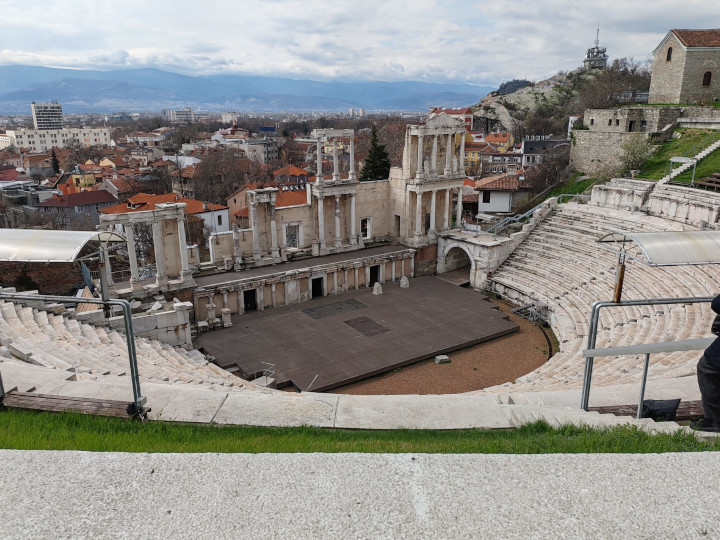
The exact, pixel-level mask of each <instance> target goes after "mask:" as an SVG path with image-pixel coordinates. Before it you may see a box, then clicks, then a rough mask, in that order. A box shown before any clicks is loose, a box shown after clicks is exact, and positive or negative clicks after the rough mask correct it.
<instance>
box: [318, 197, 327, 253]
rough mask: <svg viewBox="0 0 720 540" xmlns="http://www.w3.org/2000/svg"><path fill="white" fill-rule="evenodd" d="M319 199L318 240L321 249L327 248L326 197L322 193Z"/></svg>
mask: <svg viewBox="0 0 720 540" xmlns="http://www.w3.org/2000/svg"><path fill="white" fill-rule="evenodd" d="M317 201H318V241H319V242H320V249H325V198H324V197H323V196H322V195H321V196H320V197H318V199H317Z"/></svg>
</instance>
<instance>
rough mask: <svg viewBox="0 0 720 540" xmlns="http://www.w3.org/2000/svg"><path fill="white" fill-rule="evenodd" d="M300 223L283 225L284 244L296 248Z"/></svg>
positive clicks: (298, 240) (298, 245)
mask: <svg viewBox="0 0 720 540" xmlns="http://www.w3.org/2000/svg"><path fill="white" fill-rule="evenodd" d="M299 242H300V225H297V224H293V225H290V224H288V225H286V226H285V245H286V246H287V247H288V248H291V249H297V248H298V247H300V243H299Z"/></svg>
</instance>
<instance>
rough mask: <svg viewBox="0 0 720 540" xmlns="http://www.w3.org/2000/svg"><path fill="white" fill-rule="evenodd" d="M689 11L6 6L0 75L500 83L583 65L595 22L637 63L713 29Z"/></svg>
mask: <svg viewBox="0 0 720 540" xmlns="http://www.w3.org/2000/svg"><path fill="white" fill-rule="evenodd" d="M684 7H685V9H684V10H683V12H678V10H677V7H676V5H675V3H672V2H670V1H669V0H657V1H649V0H648V1H640V2H633V3H620V2H614V3H613V5H612V6H608V3H607V2H599V1H594V0H593V1H591V2H582V3H579V2H572V1H569V0H548V1H543V2H533V1H530V0H521V1H516V2H509V1H499V2H489V1H485V0H478V1H469V0H448V1H445V2H439V1H436V0H418V1H412V2H406V1H391V2H381V1H375V0H370V2H367V1H363V2H360V1H357V0H348V1H347V2H344V3H342V4H341V5H339V4H336V5H334V4H326V3H323V2H319V1H316V0H307V1H303V2H299V1H297V0H272V1H264V2H259V1H255V0H250V1H247V2H242V3H237V4H229V3H224V2H220V1H219V0H209V1H207V2H202V3H197V2H189V1H187V0H181V1H176V2H169V1H160V2H155V3H153V4H152V5H151V6H149V5H147V4H144V3H140V2H136V1H131V2H125V3H122V4H117V3H115V4H108V3H89V2H88V3H85V2H79V1H64V2H63V1H59V2H55V3H52V4H47V3H45V2H39V1H37V0H30V1H25V2H20V1H16V0H9V1H6V2H3V10H2V13H3V23H4V24H3V38H2V39H0V65H8V64H28V65H42V66H50V67H67V68H77V69H118V68H137V67H156V68H160V69H165V70H170V71H177V72H180V73H184V74H188V75H209V74H219V73H236V74H237V73H242V74H252V75H269V76H285V77H292V78H307V79H315V80H346V81H351V80H373V81H375V80H387V81H399V80H415V81H426V82H466V83H471V84H478V85H497V84H499V83H501V82H503V81H506V80H510V79H513V78H528V79H531V80H542V79H544V78H546V77H549V76H551V75H553V74H555V73H556V72H557V71H558V70H571V69H574V68H576V67H579V66H580V65H581V64H582V57H583V55H584V53H585V49H587V48H588V47H590V46H592V44H593V42H594V40H595V30H596V26H597V25H598V23H599V25H600V41H601V44H603V45H605V46H607V47H608V54H609V55H610V57H611V59H612V58H622V57H626V56H632V57H634V58H635V59H636V60H639V61H643V60H646V59H648V58H649V57H650V53H651V51H652V50H653V49H654V48H655V46H656V45H657V44H658V43H659V41H660V40H661V39H662V37H663V35H664V34H665V33H666V32H667V31H668V30H669V29H671V28H698V27H706V26H713V25H712V24H711V25H704V24H702V21H707V20H713V19H718V18H720V5H712V4H710V5H709V3H708V2H703V1H701V0H688V1H687V2H685V4H684ZM698 13H702V21H698V15H697V14H698Z"/></svg>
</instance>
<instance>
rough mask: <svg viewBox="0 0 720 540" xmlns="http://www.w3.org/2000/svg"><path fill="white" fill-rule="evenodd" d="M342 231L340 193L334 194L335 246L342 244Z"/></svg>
mask: <svg viewBox="0 0 720 540" xmlns="http://www.w3.org/2000/svg"><path fill="white" fill-rule="evenodd" d="M341 240H342V231H341V230H340V195H335V247H337V248H339V247H340V245H341V244H342V241H341Z"/></svg>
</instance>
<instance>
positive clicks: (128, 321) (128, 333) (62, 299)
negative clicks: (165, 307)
mask: <svg viewBox="0 0 720 540" xmlns="http://www.w3.org/2000/svg"><path fill="white" fill-rule="evenodd" d="M0 298H7V299H10V300H24V301H30V302H33V301H38V300H47V301H50V302H58V303H63V304H96V305H101V306H103V307H104V308H105V307H107V306H120V308H121V309H122V310H123V320H124V322H125V340H126V342H127V351H128V362H129V363H130V383H131V385H132V391H133V404H134V406H135V412H136V413H140V412H141V411H142V408H143V406H144V405H145V403H147V398H145V397H144V396H143V395H142V393H141V391H140V375H139V373H138V366H137V354H136V351H135V334H134V333H133V328H132V312H131V310H130V302H128V301H127V300H117V299H110V300H101V299H100V298H76V297H74V296H53V295H47V294H18V293H0Z"/></svg>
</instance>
